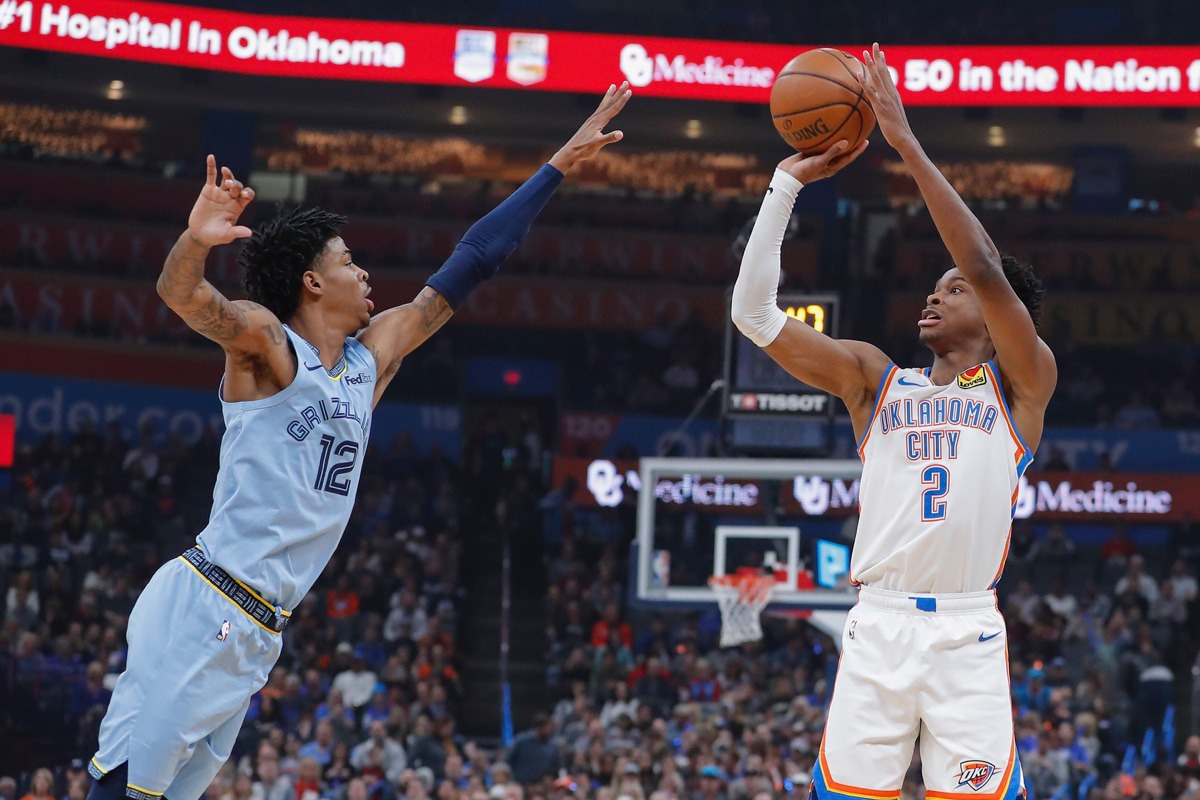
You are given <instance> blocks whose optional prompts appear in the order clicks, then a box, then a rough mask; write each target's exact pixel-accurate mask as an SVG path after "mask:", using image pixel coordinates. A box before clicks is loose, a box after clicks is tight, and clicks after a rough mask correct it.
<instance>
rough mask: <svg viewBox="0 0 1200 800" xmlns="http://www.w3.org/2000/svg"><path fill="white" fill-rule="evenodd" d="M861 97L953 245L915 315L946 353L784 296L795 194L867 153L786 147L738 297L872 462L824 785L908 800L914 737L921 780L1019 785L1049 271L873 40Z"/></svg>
mask: <svg viewBox="0 0 1200 800" xmlns="http://www.w3.org/2000/svg"><path fill="white" fill-rule="evenodd" d="M864 61H865V70H864V72H865V77H864V80H863V83H864V84H865V86H866V90H867V97H868V98H869V99H870V101H871V105H872V106H873V107H874V110H875V115H876V117H877V118H878V121H879V128H880V131H881V132H882V133H883V135H884V137H885V138H886V139H887V141H888V143H889V144H890V145H892V146H893V147H894V148H895V149H896V150H897V151H898V152H899V153H900V155H901V156H902V157H903V158H904V161H905V163H906V164H907V165H908V168H909V169H910V171H911V172H912V175H913V178H915V179H916V182H917V186H918V187H919V188H920V190H921V194H922V196H923V197H924V199H925V204H926V205H927V206H928V208H929V213H930V214H931V215H932V216H933V220H934V223H935V224H936V225H937V229H938V232H939V233H940V234H941V237H942V241H943V242H944V243H945V245H946V249H947V250H949V251H950V256H951V258H952V259H953V261H954V264H955V266H954V268H953V269H950V270H947V271H946V272H945V274H943V275H942V276H941V278H940V279H939V280H938V282H937V284H936V285H935V286H934V288H933V292H932V293H931V294H930V295H929V296H928V298H927V300H926V306H925V309H924V310H923V311H922V312H921V316H920V319H919V320H918V322H917V325H918V329H919V335H920V339H921V341H922V342H923V343H924V344H925V345H926V346H927V347H929V349H930V350H932V351H933V355H934V359H933V367H932V368H928V369H905V368H901V367H897V366H896V365H895V364H893V363H892V362H891V361H890V360H889V359H888V357H887V356H886V355H884V354H883V353H882V352H880V350H879V349H878V348H876V347H874V346H872V345H869V344H866V343H865V342H855V341H835V340H833V339H830V338H828V337H826V336H824V335H822V334H819V333H817V332H816V331H815V330H813V329H812V328H810V327H809V326H807V325H804V324H802V323H801V322H799V321H797V320H794V319H790V318H789V317H787V316H785V315H784V313H783V312H782V311H781V310H780V309H779V308H778V306H777V305H776V302H775V292H776V287H777V284H778V283H779V251H780V244H781V242H782V240H783V235H784V229H785V227H786V225H787V221H788V217H789V215H790V214H791V209H792V204H793V203H794V202H795V198H796V193H797V192H798V191H800V187H801V186H802V185H803V184H805V183H811V182H812V181H815V180H819V179H820V178H825V177H829V176H830V175H833V174H834V173H836V172H837V171H838V170H840V169H842V168H843V167H844V166H845V165H846V164H848V163H850V162H851V161H853V160H854V159H855V158H857V157H858V156H859V155H860V154H861V153H862V151H863V149H864V148H865V143H863V144H861V145H859V147H857V148H855V149H854V150H852V151H847V150H846V143H845V142H841V143H839V146H836V147H835V149H834V151H832V152H826V153H824V154H822V155H818V156H813V157H810V158H804V157H802V156H793V157H791V158H789V159H787V160H785V161H783V162H782V163H781V164H780V165H779V169H777V170H776V171H775V175H774V177H773V179H772V180H771V188H770V189H769V190H768V192H767V197H766V199H765V200H764V201H763V205H762V210H761V211H760V212H759V216H758V220H757V222H756V223H755V227H754V231H753V233H752V234H751V237H750V241H749V243H748V245H747V247H746V252H745V257H744V258H743V260H742V267H741V274H740V275H739V276H738V280H737V285H736V287H735V289H734V295H733V319H734V322H735V323H736V324H737V326H738V329H739V330H741V331H742V333H744V334H745V335H746V336H747V337H749V338H750V339H751V340H752V341H754V343H755V344H757V345H759V346H760V347H762V348H763V349H764V350H766V352H767V353H768V354H769V355H770V356H771V357H772V358H773V359H775V361H777V362H778V363H779V364H780V365H781V366H782V367H783V368H784V369H786V370H787V371H788V372H789V373H791V374H792V375H794V376H795V377H797V378H799V379H800V380H802V381H804V382H806V383H809V384H811V385H813V386H816V387H818V388H821V389H825V390H828V391H830V392H833V393H834V394H836V395H837V396H838V397H840V398H841V399H842V400H843V401H844V402H845V404H846V406H847V408H848V409H849V411H850V418H851V421H852V423H853V426H854V432H855V435H856V436H857V438H858V440H859V442H861V445H860V449H859V455H860V456H861V457H862V460H863V473H862V483H861V496H860V500H861V505H862V510H861V517H860V521H859V525H858V536H857V538H856V540H855V543H854V553H853V556H852V558H851V564H850V572H851V574H850V577H851V580H852V581H853V582H854V583H856V584H857V585H858V586H859V587H860V588H859V600H858V604H857V605H856V606H855V607H854V609H853V610H852V611H851V612H850V616H849V618H848V620H847V622H846V628H845V631H844V633H843V636H842V646H843V649H842V658H841V663H840V665H839V668H838V676H837V681H836V684H835V687H834V693H833V697H832V699H831V701H830V708H829V717H828V722H827V724H826V728H825V736H824V739H823V741H822V744H821V748H820V752H819V759H818V763H817V765H816V769H815V770H814V774H813V782H812V790H811V791H812V793H813V794H814V795H815V796H816V797H817V798H820V800H825V798H850V797H854V798H872V799H873V800H881V799H891V798H897V797H899V795H900V788H901V784H902V782H903V780H904V775H905V772H906V770H907V769H908V766H909V763H910V762H911V760H912V751H913V746H914V743H915V741H916V739H917V737H918V735H919V736H920V741H921V765H922V770H923V774H924V779H925V787H926V797H930V798H954V797H971V798H974V799H975V800H984V799H985V798H986V799H987V800H1002V798H1004V799H1006V798H1016V797H1021V796H1023V794H1024V780H1023V778H1022V774H1021V767H1020V764H1019V763H1018V759H1017V753H1016V749H1015V742H1014V736H1013V724H1012V710H1011V705H1010V700H1009V690H1010V686H1009V679H1008V659H1007V646H1006V643H1005V628H1004V620H1003V618H1002V617H1001V616H1000V612H999V610H998V609H997V607H996V596H995V590H994V587H995V586H996V583H997V581H998V580H999V579H1000V573H1001V571H1002V569H1003V566H1004V559H1005V556H1006V555H1007V552H1008V537H1009V529H1010V525H1011V519H1012V504H1013V502H1014V500H1015V495H1016V491H1017V486H1018V481H1019V479H1020V476H1021V473H1022V472H1023V471H1024V470H1025V468H1026V467H1027V466H1028V465H1029V462H1030V461H1031V460H1032V457H1033V452H1034V450H1035V449H1036V447H1037V445H1038V442H1039V441H1040V439H1041V436H1042V419H1043V415H1044V412H1045V409H1046V404H1047V403H1048V402H1049V400H1050V395H1051V393H1052V392H1053V390H1054V384H1055V381H1056V368H1055V364H1054V357H1053V356H1052V355H1051V353H1050V349H1049V348H1048V347H1047V346H1046V344H1045V343H1044V342H1043V341H1042V340H1041V339H1040V338H1038V334H1037V328H1036V322H1037V318H1038V313H1039V306H1040V304H1041V296H1042V291H1041V283H1040V281H1039V280H1038V279H1037V278H1036V277H1035V276H1034V275H1033V273H1032V270H1031V269H1030V268H1029V267H1027V266H1024V265H1021V264H1018V263H1017V262H1016V261H1015V260H1014V259H1012V258H1011V257H1009V256H1006V255H1001V254H1000V253H999V252H998V251H997V250H996V246H995V245H994V244H992V240H991V239H990V238H989V237H988V235H987V232H986V231H984V229H983V227H982V226H981V225H980V224H979V220H977V219H976V218H975V216H974V215H973V214H972V213H971V212H970V210H969V209H968V208H967V206H966V205H965V204H964V203H963V202H962V200H961V199H960V198H959V196H958V194H957V193H955V191H954V189H953V188H952V187H951V186H950V184H949V183H948V182H947V181H946V179H945V178H944V177H942V174H941V173H940V172H939V171H938V169H937V167H935V166H934V165H933V163H932V162H931V161H930V160H929V158H928V156H926V155H925V153H924V152H923V151H922V149H921V146H920V144H919V143H918V142H917V139H916V137H914V136H913V133H912V131H911V130H910V128H909V126H908V121H907V119H906V118H905V114H904V108H903V105H902V104H901V102H900V96H899V93H898V92H897V91H896V87H895V85H894V84H893V83H892V80H891V77H890V76H889V74H888V71H887V65H886V63H885V61H884V56H883V53H881V52H880V51H879V46H878V45H875V48H874V50H873V53H864Z"/></svg>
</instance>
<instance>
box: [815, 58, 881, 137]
mask: <svg viewBox="0 0 1200 800" xmlns="http://www.w3.org/2000/svg"><path fill="white" fill-rule="evenodd" d="M818 50H819V51H820V52H822V53H824V54H825V55H827V56H829V57H830V58H832V59H833V60H834V61H836V62H837V63H839V64H841V65H842V69H844V70H846V74H848V75H849V76H850V77H851V78H854V82H855V83H857V84H858V86H859V91H858V100H859V102H865V103H866V104H867V108H869V109H871V113H872V114H874V113H875V106H873V105H871V100H870V98H868V97H867V86H866V84H864V83H863V82H862V78H861V77H859V76H858V75H855V74H854V73H853V72H851V71H850V67H848V66H847V65H846V59H844V58H839V57H838V55H837V54H838V53H842V51H841V50H834V49H833V48H832V47H821V48H818ZM842 55H845V56H850V58H854V56H851V55H850V54H849V53H842ZM854 60H855V61H856V62H858V63H859V64H862V62H861V61H858V59H856V58H855V59H854ZM854 107H855V108H858V103H855V104H854ZM863 122H864V123H865V122H866V120H863Z"/></svg>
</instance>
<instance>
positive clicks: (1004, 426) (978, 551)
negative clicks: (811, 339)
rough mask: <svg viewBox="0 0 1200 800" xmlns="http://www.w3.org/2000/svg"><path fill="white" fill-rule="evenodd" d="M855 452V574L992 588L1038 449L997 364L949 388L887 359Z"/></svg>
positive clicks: (890, 585)
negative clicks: (1017, 422) (1022, 428)
mask: <svg viewBox="0 0 1200 800" xmlns="http://www.w3.org/2000/svg"><path fill="white" fill-rule="evenodd" d="M859 455H860V456H861V457H862V460H863V472H862V482H861V484H860V486H859V506H860V512H859V524H858V534H857V535H856V537H855V541H854V552H853V555H852V556H851V559H850V577H851V580H853V581H854V582H855V583H861V584H864V585H866V586H872V587H875V588H877V589H889V590H893V591H899V592H923V593H957V592H978V591H985V590H987V589H991V588H993V587H994V586H995V585H996V583H997V582H998V581H999V580H1000V573H1001V572H1002V571H1003V569H1004V559H1005V558H1006V557H1007V555H1008V542H1009V534H1010V532H1011V530H1012V509H1013V504H1014V503H1015V502H1016V493H1017V486H1018V483H1019V481H1020V477H1021V474H1022V473H1024V471H1025V469H1026V467H1028V466H1029V462H1031V461H1032V460H1033V454H1032V453H1030V451H1029V448H1028V447H1026V446H1025V443H1024V442H1023V441H1022V440H1021V437H1020V434H1018V433H1017V429H1016V427H1015V426H1014V425H1013V421H1012V415H1011V414H1009V410H1008V404H1007V402H1006V401H1005V399H1004V391H1003V389H1002V388H1001V387H1000V381H999V378H998V375H997V372H996V370H995V367H994V365H993V364H992V363H991V362H988V363H987V364H980V365H979V366H977V367H972V368H971V369H969V370H967V371H966V372H962V373H960V374H959V375H958V376H957V377H956V378H955V379H954V380H952V381H951V382H950V383H949V384H947V385H945V386H936V385H934V384H933V382H932V381H931V380H930V379H929V376H928V374H927V373H926V371H925V370H919V369H900V368H899V367H896V366H894V365H893V366H891V367H890V368H889V369H888V371H887V372H886V373H885V374H884V376H883V380H882V381H880V384H879V396H878V399H877V400H876V402H875V410H874V412H873V414H872V416H871V423H870V425H869V426H868V427H867V431H866V434H865V435H864V436H863V441H862V444H861V446H860V447H859Z"/></svg>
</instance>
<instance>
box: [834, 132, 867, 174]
mask: <svg viewBox="0 0 1200 800" xmlns="http://www.w3.org/2000/svg"><path fill="white" fill-rule="evenodd" d="M867 144H868V140H867V139H863V140H862V141H861V142H859V143H858V144H857V145H856V146H855V147H854V149H853V150H851V151H850V152H849V153H846V154H845V155H841V156H838V157H837V158H835V159H833V160H832V161H830V162H829V166H830V168H831V169H833V170H834V171H835V172H836V171H837V170H840V169H841V168H842V167H844V166H846V165H847V164H849V163H851V162H852V161H854V160H855V159H856V158H858V157H859V156H861V155H862V154H863V151H864V150H866V149H867Z"/></svg>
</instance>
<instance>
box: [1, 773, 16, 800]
mask: <svg viewBox="0 0 1200 800" xmlns="http://www.w3.org/2000/svg"><path fill="white" fill-rule="evenodd" d="M0 800H17V782H16V780H15V779H14V778H12V777H11V776H8V775H4V776H0Z"/></svg>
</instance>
